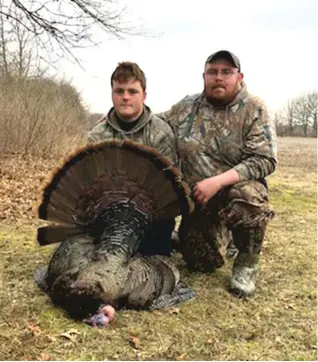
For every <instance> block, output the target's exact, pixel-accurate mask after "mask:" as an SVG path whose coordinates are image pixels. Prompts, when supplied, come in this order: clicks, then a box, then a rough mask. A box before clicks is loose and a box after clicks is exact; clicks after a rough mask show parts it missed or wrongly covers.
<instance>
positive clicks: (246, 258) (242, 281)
mask: <svg viewBox="0 0 318 362" xmlns="http://www.w3.org/2000/svg"><path fill="white" fill-rule="evenodd" d="M258 261H259V255H258V254H256V255H255V254H254V255H253V254H252V255H251V254H244V253H240V252H239V253H238V255H237V257H236V259H235V261H234V264H233V270H232V278H231V286H230V290H231V292H232V293H233V294H235V295H237V296H240V297H244V296H246V297H249V296H251V295H253V294H254V293H255V289H256V277H257V272H258Z"/></svg>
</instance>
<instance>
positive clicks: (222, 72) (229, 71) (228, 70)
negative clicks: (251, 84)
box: [205, 68, 238, 78]
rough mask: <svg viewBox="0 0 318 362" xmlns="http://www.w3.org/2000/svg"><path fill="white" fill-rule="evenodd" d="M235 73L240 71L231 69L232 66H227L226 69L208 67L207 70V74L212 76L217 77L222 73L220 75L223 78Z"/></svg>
mask: <svg viewBox="0 0 318 362" xmlns="http://www.w3.org/2000/svg"><path fill="white" fill-rule="evenodd" d="M235 73H238V71H236V70H234V69H231V68H225V69H221V70H217V69H207V70H206V71H205V74H206V75H207V76H208V77H210V78H216V77H217V76H218V74H220V76H221V77H222V78H230V77H231V76H232V75H234V74H235Z"/></svg>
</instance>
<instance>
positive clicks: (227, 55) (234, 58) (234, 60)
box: [205, 50, 241, 71]
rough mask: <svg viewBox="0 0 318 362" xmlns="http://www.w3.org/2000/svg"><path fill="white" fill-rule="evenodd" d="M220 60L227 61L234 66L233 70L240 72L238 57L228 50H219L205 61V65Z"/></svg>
mask: <svg viewBox="0 0 318 362" xmlns="http://www.w3.org/2000/svg"><path fill="white" fill-rule="evenodd" d="M220 58H223V59H227V60H228V61H230V62H231V63H232V64H233V65H234V67H235V68H237V69H238V70H239V71H241V63H240V61H239V59H238V57H237V56H236V55H235V54H233V53H231V52H229V51H228V50H219V51H218V52H215V53H213V54H211V55H210V56H209V57H208V59H207V60H206V62H205V64H209V63H213V62H214V61H215V60H216V59H220Z"/></svg>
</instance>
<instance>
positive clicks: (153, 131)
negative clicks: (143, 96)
mask: <svg viewBox="0 0 318 362" xmlns="http://www.w3.org/2000/svg"><path fill="white" fill-rule="evenodd" d="M110 138H117V139H127V138H128V139H131V140H133V141H135V142H138V143H141V144H144V145H148V146H150V147H153V148H155V149H157V151H159V152H161V153H162V154H163V155H164V156H166V157H168V158H169V159H170V160H171V161H172V162H173V163H175V164H176V162H177V153H176V142H175V138H174V134H173V131H172V129H171V127H170V126H169V125H168V124H167V123H166V122H164V121H163V120H162V119H160V118H158V117H157V116H155V115H154V114H152V112H151V110H150V108H149V107H147V106H145V107H144V113H143V115H142V116H141V118H140V119H139V121H138V122H137V124H136V125H135V126H134V127H133V128H132V129H131V130H130V131H127V132H126V131H124V130H122V129H121V128H120V126H119V124H118V120H117V117H116V114H115V109H114V108H112V109H111V110H110V111H109V113H108V115H106V116H105V117H103V118H102V119H101V120H100V121H99V122H98V123H97V125H96V126H95V127H94V128H93V129H92V130H91V131H90V132H89V133H88V142H90V143H92V142H99V141H103V140H106V139H110Z"/></svg>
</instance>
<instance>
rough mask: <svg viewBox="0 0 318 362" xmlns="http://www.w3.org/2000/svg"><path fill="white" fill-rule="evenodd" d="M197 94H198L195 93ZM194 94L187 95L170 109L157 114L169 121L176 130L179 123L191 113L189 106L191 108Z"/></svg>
mask: <svg viewBox="0 0 318 362" xmlns="http://www.w3.org/2000/svg"><path fill="white" fill-rule="evenodd" d="M195 96H197V95H195ZM193 98H194V96H189V95H187V96H186V97H184V98H183V99H181V101H179V102H178V103H176V104H175V105H173V106H172V107H171V108H170V109H169V110H168V111H165V112H162V113H158V114H156V116H157V117H159V118H161V119H163V120H164V121H165V122H167V123H168V124H169V125H170V127H171V128H172V129H173V130H174V131H175V129H176V128H177V127H178V123H179V122H180V121H183V120H185V119H186V117H187V116H188V113H189V106H190V108H191V106H192V103H193Z"/></svg>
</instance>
